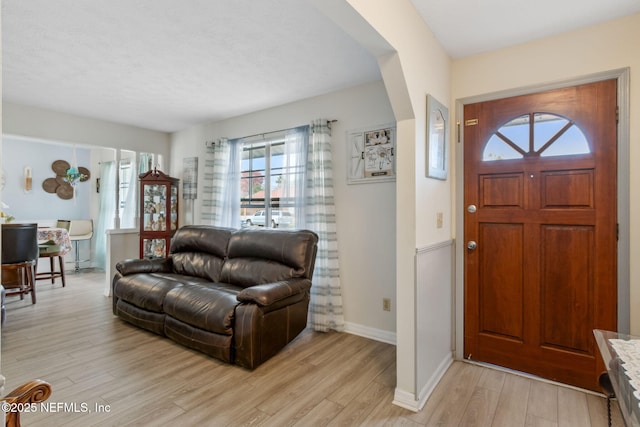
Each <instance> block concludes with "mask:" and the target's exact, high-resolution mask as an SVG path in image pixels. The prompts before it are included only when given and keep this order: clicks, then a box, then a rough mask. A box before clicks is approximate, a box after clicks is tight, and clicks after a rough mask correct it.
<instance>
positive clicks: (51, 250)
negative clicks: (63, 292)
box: [36, 240, 66, 288]
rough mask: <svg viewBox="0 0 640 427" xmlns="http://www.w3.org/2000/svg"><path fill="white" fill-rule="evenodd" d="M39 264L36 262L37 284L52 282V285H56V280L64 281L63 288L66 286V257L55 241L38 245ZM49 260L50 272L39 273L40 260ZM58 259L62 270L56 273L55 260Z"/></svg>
mask: <svg viewBox="0 0 640 427" xmlns="http://www.w3.org/2000/svg"><path fill="white" fill-rule="evenodd" d="M38 257H39V258H38V262H36V282H37V281H38V280H51V284H52V285H55V283H56V279H57V278H60V279H61V280H62V287H63V288H64V287H65V286H66V282H65V277H64V256H63V255H62V254H61V253H60V245H57V244H55V242H53V241H51V240H50V241H48V242H45V243H42V244H39V245H38ZM40 258H49V271H38V267H39V259H40ZM56 258H57V259H58V266H59V268H60V270H58V271H56V268H55V263H54V260H55V259H56Z"/></svg>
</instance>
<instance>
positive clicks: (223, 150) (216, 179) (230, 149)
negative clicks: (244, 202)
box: [201, 138, 240, 228]
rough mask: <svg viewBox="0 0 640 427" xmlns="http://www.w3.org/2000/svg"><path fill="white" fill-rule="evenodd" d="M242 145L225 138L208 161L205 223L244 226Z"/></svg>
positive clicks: (213, 148) (212, 151)
mask: <svg viewBox="0 0 640 427" xmlns="http://www.w3.org/2000/svg"><path fill="white" fill-rule="evenodd" d="M239 148H240V144H237V143H235V142H234V141H231V142H230V141H229V140H228V139H226V138H221V139H219V140H218V141H216V142H215V143H214V144H213V145H212V147H209V148H207V155H206V157H205V161H204V185H203V194H204V195H203V198H202V216H201V218H202V224H209V225H215V226H218V227H233V228H240V150H239Z"/></svg>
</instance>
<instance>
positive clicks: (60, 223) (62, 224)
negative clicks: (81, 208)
mask: <svg viewBox="0 0 640 427" xmlns="http://www.w3.org/2000/svg"><path fill="white" fill-rule="evenodd" d="M70 226H71V221H70V220H68V219H59V220H57V221H56V227H57V228H64V229H65V230H67V231H69V227H70Z"/></svg>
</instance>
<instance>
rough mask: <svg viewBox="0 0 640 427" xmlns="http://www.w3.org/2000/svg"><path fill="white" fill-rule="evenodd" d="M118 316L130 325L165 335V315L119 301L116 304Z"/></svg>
mask: <svg viewBox="0 0 640 427" xmlns="http://www.w3.org/2000/svg"><path fill="white" fill-rule="evenodd" d="M116 314H117V315H118V316H120V318H121V319H124V320H126V321H127V322H129V323H132V324H134V325H137V326H140V327H141V328H144V329H147V330H149V331H151V332H154V333H156V334H158V335H164V319H165V317H166V316H165V314H164V313H156V312H153V311H149V310H145V309H142V308H139V307H136V306H135V305H132V304H129V303H128V302H126V301H124V300H121V299H119V300H118V301H117V303H116Z"/></svg>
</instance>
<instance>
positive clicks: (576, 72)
mask: <svg viewBox="0 0 640 427" xmlns="http://www.w3.org/2000/svg"><path fill="white" fill-rule="evenodd" d="M639 41H640V14H636V15H632V16H629V17H625V18H622V19H618V20H615V21H610V22H607V23H604V24H600V25H596V26H592V27H589V28H585V29H581V30H578V31H573V32H570V33H565V34H561V35H559V36H555V37H551V38H547V39H543V40H538V41H535V42H531V43H526V44H523V45H519V46H514V47H510V48H506V49H500V50H497V51H493V52H489V53H486V54H482V55H477V56H472V57H468V58H464V59H460V60H456V61H454V62H453V66H452V78H451V87H452V93H451V105H454V104H455V101H456V100H459V99H463V98H468V97H474V96H480V95H485V94H491V93H494V92H501V91H508V90H514V89H519V88H526V87H528V86H538V85H546V84H553V83H555V82H558V81H567V80H571V79H575V78H578V77H581V76H586V75H591V74H596V73H602V72H606V71H610V70H616V69H621V68H626V67H629V68H630V81H631V85H630V115H631V117H630V129H629V134H630V141H629V143H630V162H631V165H632V167H631V171H630V176H629V182H630V187H631V194H630V212H629V217H630V236H629V237H630V242H631V243H630V245H631V247H630V254H629V255H630V259H631V261H632V262H631V269H630V281H629V286H630V296H631V298H630V313H631V324H630V330H631V333H633V334H640V263H638V262H633V261H634V260H637V259H639V257H640V227H639V226H640V194H639V193H638V192H637V191H635V190H636V189H637V188H639V187H638V186H639V185H640V169H639V168H637V167H633V165H634V164H635V160H638V161H640V114H639V112H640V84H638V82H639V81H640V50H639V49H638V46H639V45H638V42H639ZM460 172H461V171H458V172H457V174H456V176H457V177H458V178H459V177H461V176H462V175H461V173H460ZM457 215H460V212H457ZM623 285H624V284H623Z"/></svg>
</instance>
